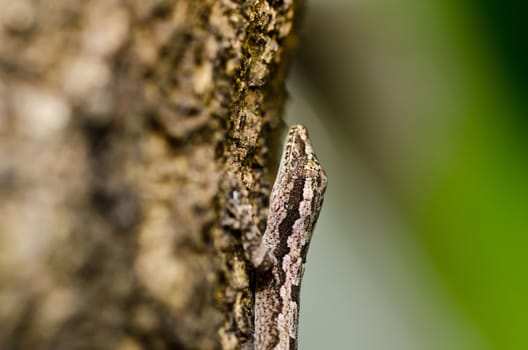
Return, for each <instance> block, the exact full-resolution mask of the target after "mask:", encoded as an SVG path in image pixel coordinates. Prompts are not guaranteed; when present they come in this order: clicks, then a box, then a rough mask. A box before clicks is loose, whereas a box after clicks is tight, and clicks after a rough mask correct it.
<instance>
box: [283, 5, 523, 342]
mask: <svg viewBox="0 0 528 350" xmlns="http://www.w3.org/2000/svg"><path fill="white" fill-rule="evenodd" d="M525 7H526V6H524V5H523V4H522V3H521V2H520V1H513V0H508V1H502V2H498V1H491V0H484V1H479V2H477V1H472V0H463V1H451V0H447V1H446V0H429V1H418V0H398V1H396V0H379V1H367V0H350V1H346V0H342V1H337V0H333V1H328V0H326V1H324V0H310V1H308V2H307V11H306V17H305V21H304V24H303V37H302V40H301V46H300V49H299V51H298V54H297V57H296V60H295V63H294V67H293V73H292V75H291V79H290V83H289V90H290V93H291V95H292V97H291V99H290V104H289V107H288V111H287V115H288V122H290V123H293V122H300V123H303V124H306V125H307V126H308V127H309V130H310V131H311V134H312V138H313V139H314V143H315V147H316V150H318V151H319V157H320V159H321V162H322V163H323V165H325V166H326V168H327V170H328V173H329V188H328V195H327V198H326V199H325V201H326V202H325V207H324V210H323V214H322V216H321V219H320V222H319V224H318V227H317V231H316V233H315V235H314V240H313V243H312V247H311V248H310V254H309V259H308V266H307V270H306V275H305V282H304V286H303V294H302V306H301V329H300V337H301V343H300V348H301V349H528V220H527V218H526V216H527V211H528V189H527V182H528V162H527V160H526V154H527V151H528V138H527V137H526V136H525V133H526V129H527V125H528V124H527V120H526V118H525V116H526V114H527V112H528V103H527V97H528V95H527V92H528V48H527V46H528V36H527V34H528V30H527V27H528V20H527V14H528V11H526V9H525Z"/></svg>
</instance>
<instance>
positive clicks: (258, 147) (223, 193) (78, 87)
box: [0, 0, 299, 350]
mask: <svg viewBox="0 0 528 350" xmlns="http://www.w3.org/2000/svg"><path fill="white" fill-rule="evenodd" d="M0 6H1V7H2V8H3V9H4V10H3V11H2V12H3V13H2V14H1V15H0V196H1V199H0V232H1V234H0V324H2V325H3V326H2V327H0V348H17V347H18V348H39V349H46V348H54V349H56V348H68V349H93V348H97V349H127V350H128V349H180V348H181V349H219V348H221V349H238V348H250V347H251V346H252V344H251V341H252V340H251V337H252V318H253V289H252V288H253V281H252V278H253V276H252V269H251V267H250V266H249V265H248V263H247V259H246V256H245V255H244V251H243V249H242V245H241V240H242V236H243V234H244V233H245V231H247V230H248V229H249V226H253V225H256V227H259V228H260V229H263V228H264V226H265V217H266V207H267V198H268V195H269V190H270V186H269V184H270V174H269V173H268V171H267V169H268V167H269V164H270V163H269V158H270V152H269V149H270V145H271V144H272V142H273V140H275V139H276V135H277V133H276V130H278V129H279V127H280V125H281V119H280V116H281V113H282V108H283V105H284V101H285V95H286V94H285V90H284V79H285V75H286V71H287V65H288V61H289V56H290V54H291V51H292V49H293V47H294V43H295V36H294V30H293V29H294V28H295V25H294V23H295V22H296V21H297V19H298V10H299V1H292V0H290V1H288V0H268V1H266V0H252V1H245V2H240V1H235V0H218V1H214V0H201V1H196V0H178V1H176V0H172V1H171V0H152V1H146V2H145V1H140V0H137V1H133V0H131V1H128V2H126V3H123V2H122V1H117V0H111V1H107V0H104V1H103V0H91V1H84V2H71V1H67V0H53V1H51V0H49V1H45V0H41V1H30V0H19V1H16V2H12V1H8V0H0ZM240 208H245V209H246V210H243V211H241V210H240ZM248 208H249V213H250V214H251V215H249V216H248V215H247V213H248V210H247V209H248Z"/></svg>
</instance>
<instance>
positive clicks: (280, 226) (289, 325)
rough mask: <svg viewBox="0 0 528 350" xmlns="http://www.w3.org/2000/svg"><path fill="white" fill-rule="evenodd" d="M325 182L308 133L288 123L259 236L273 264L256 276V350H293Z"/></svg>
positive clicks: (295, 345) (299, 126)
mask: <svg viewBox="0 0 528 350" xmlns="http://www.w3.org/2000/svg"><path fill="white" fill-rule="evenodd" d="M326 183H327V179H326V174H325V172H324V171H323V169H322V168H321V166H320V164H319V161H318V160H317V158H316V156H315V153H314V151H313V148H312V144H311V142H310V138H309V136H308V132H307V131H306V129H305V128H304V127H303V126H301V125H294V126H292V127H291V129H290V131H289V134H288V138H287V140H286V144H285V146H284V151H283V155H282V159H281V163H280V166H279V171H278V174H277V179H276V181H275V184H274V185H273V191H272V193H271V199H270V212H269V216H268V225H267V228H266V232H265V233H264V236H263V243H264V246H265V247H266V248H267V249H269V251H270V253H271V254H272V256H273V257H274V259H275V260H276V263H275V264H274V265H273V267H272V268H271V269H270V270H269V271H266V272H264V273H260V274H259V275H258V276H257V292H256V301H255V348H256V349H257V350H271V349H278V350H292V349H297V324H298V315H299V294H300V287H301V280H302V276H303V273H304V264H305V262H306V254H307V252H308V246H309V244H310V239H311V237H312V232H313V229H314V226H315V223H316V221H317V218H318V216H319V211H320V209H321V205H322V202H323V196H324V191H325V189H326Z"/></svg>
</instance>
